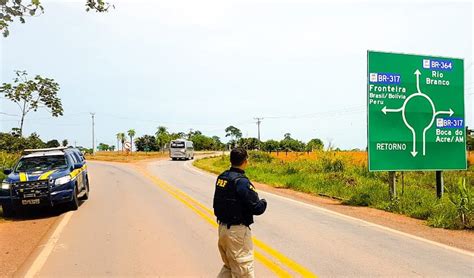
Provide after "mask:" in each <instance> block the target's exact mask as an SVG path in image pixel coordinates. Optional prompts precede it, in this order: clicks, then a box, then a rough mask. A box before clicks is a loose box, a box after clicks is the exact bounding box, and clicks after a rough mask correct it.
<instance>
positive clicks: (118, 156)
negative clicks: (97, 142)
mask: <svg viewBox="0 0 474 278" xmlns="http://www.w3.org/2000/svg"><path fill="white" fill-rule="evenodd" d="M164 157H169V154H168V152H133V153H128V154H127V153H125V152H96V153H95V154H94V155H89V154H88V155H86V159H87V160H100V161H110V162H135V161H140V160H146V159H156V158H164Z"/></svg>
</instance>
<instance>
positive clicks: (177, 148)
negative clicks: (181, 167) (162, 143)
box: [170, 139, 194, 160]
mask: <svg viewBox="0 0 474 278" xmlns="http://www.w3.org/2000/svg"><path fill="white" fill-rule="evenodd" d="M170 157H171V159H172V160H177V159H184V160H188V159H193V158H194V147H193V142H191V141H188V140H182V139H179V140H173V141H171V143H170Z"/></svg>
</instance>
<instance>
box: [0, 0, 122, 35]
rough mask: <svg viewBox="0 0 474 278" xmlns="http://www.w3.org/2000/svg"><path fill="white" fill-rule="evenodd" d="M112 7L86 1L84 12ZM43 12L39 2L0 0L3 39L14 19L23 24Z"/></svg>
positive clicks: (106, 9)
mask: <svg viewBox="0 0 474 278" xmlns="http://www.w3.org/2000/svg"><path fill="white" fill-rule="evenodd" d="M110 7H114V6H113V5H110V4H109V3H107V2H104V1H103V0H86V11H91V10H94V11H96V12H106V11H108V10H109V8H110ZM43 12H44V8H43V6H42V5H41V2H40V0H0V15H1V16H0V31H2V32H3V36H4V37H8V35H9V34H10V31H9V30H8V27H9V25H10V23H12V22H13V21H14V19H15V18H18V20H19V21H20V22H21V23H25V22H26V21H25V17H27V16H37V15H39V14H42V13H43Z"/></svg>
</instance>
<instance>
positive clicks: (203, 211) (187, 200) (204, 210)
mask: <svg viewBox="0 0 474 278" xmlns="http://www.w3.org/2000/svg"><path fill="white" fill-rule="evenodd" d="M141 172H142V173H143V174H144V175H145V176H146V177H148V178H149V179H151V180H152V181H153V183H155V184H156V185H158V186H159V187H160V188H162V189H163V190H165V191H166V192H168V193H170V194H171V195H172V196H173V197H175V198H176V199H178V200H179V201H181V202H182V203H183V204H185V205H186V206H188V207H189V208H191V209H192V210H193V211H194V212H195V213H196V214H198V215H199V216H201V217H202V218H203V219H205V220H206V221H207V222H209V223H210V224H211V225H212V226H214V227H217V226H218V224H217V223H216V221H215V220H214V219H213V218H214V212H213V211H212V210H210V209H209V208H208V207H206V206H204V205H203V204H201V203H200V202H198V201H197V200H195V199H193V198H192V197H190V196H189V195H187V194H186V193H184V192H183V191H182V190H180V189H178V188H176V187H174V186H171V185H169V184H167V183H166V182H164V181H162V180H160V179H158V178H157V177H155V176H153V175H152V174H150V173H149V172H148V171H146V170H142V171H141ZM193 204H194V205H193ZM198 208H199V209H200V210H199V209H198ZM252 239H253V241H254V244H255V245H256V246H257V247H259V248H261V249H262V250H264V251H265V252H266V253H268V254H269V255H271V256H273V257H274V258H275V259H277V260H278V261H280V262H281V263H282V264H284V265H285V266H287V267H288V268H289V269H291V270H292V271H294V272H296V273H299V274H300V275H302V276H303V277H316V275H315V274H313V273H312V272H311V271H309V270H308V269H306V268H305V267H303V266H301V265H299V264H298V263H296V262H295V261H293V260H291V259H289V258H288V257H286V256H284V255H283V254H281V253H280V252H278V251H277V250H275V249H273V248H271V247H270V246H268V245H267V244H265V243H263V242H262V241H261V240H258V239H257V238H255V237H252ZM255 258H256V259H257V260H259V261H260V262H261V263H262V264H264V265H265V266H267V267H268V268H269V269H270V270H272V271H273V272H275V273H276V274H277V275H278V276H279V277H291V275H290V274H289V273H288V272H287V271H285V270H283V269H282V268H281V267H280V266H278V265H277V264H275V263H274V262H273V261H272V260H270V259H268V258H266V257H265V256H264V255H263V254H261V253H260V252H258V251H255Z"/></svg>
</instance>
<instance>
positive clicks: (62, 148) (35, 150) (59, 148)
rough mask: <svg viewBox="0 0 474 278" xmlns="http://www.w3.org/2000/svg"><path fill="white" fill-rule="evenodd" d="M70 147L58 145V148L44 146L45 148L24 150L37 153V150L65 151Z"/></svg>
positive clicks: (25, 152) (24, 151)
mask: <svg viewBox="0 0 474 278" xmlns="http://www.w3.org/2000/svg"><path fill="white" fill-rule="evenodd" d="M67 148H68V147H57V148H44V149H26V150H23V153H24V154H27V153H35V152H49V151H64V150H65V149H67Z"/></svg>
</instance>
